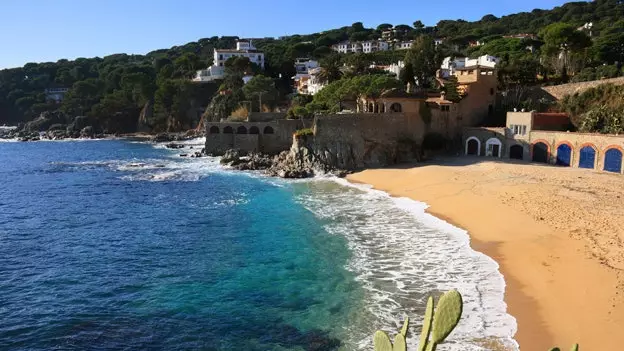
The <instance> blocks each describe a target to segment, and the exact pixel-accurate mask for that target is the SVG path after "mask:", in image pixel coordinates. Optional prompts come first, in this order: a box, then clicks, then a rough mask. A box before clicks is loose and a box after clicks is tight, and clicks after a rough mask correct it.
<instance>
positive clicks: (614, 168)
mask: <svg viewBox="0 0 624 351" xmlns="http://www.w3.org/2000/svg"><path fill="white" fill-rule="evenodd" d="M604 170H605V171H607V172H615V173H622V152H621V151H620V150H618V149H609V150H607V152H605V162H604Z"/></svg>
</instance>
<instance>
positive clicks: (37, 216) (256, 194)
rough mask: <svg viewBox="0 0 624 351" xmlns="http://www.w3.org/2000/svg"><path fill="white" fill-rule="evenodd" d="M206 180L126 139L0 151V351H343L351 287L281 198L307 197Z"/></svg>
mask: <svg viewBox="0 0 624 351" xmlns="http://www.w3.org/2000/svg"><path fill="white" fill-rule="evenodd" d="M206 162H207V161H206ZM200 166H201V167H200ZM213 168H214V167H213ZM205 169H210V165H208V164H199V166H198V163H192V162H191V161H190V160H186V159H182V158H174V157H172V152H170V151H168V150H164V149H157V148H153V147H152V146H150V145H147V144H139V143H130V142H125V141H97V142H39V143H0V182H1V183H0V349H1V350H85V349H92V350H148V349H149V350H334V349H338V347H339V345H341V344H342V345H344V342H345V341H344V339H345V335H346V331H345V328H346V327H345V325H346V324H348V322H347V321H348V320H349V318H350V316H352V315H353V314H355V313H357V310H358V308H359V307H360V305H361V303H362V302H361V300H362V289H361V287H360V286H359V285H358V284H357V283H356V282H355V280H354V276H353V273H351V272H349V271H347V270H346V268H345V267H346V266H347V262H348V260H349V257H350V251H349V249H348V248H347V243H346V240H345V238H344V237H342V236H340V235H331V234H329V233H327V232H326V231H325V230H324V229H323V225H324V224H325V223H324V222H323V221H324V220H321V219H319V218H317V217H315V216H314V215H313V214H312V213H311V212H310V211H308V210H306V209H305V208H303V207H302V205H301V204H299V203H297V202H295V201H294V199H293V195H296V194H298V193H299V194H300V193H305V192H306V191H309V190H308V189H307V186H306V185H305V184H291V185H288V184H287V185H284V184H282V185H279V184H277V185H276V184H273V183H272V182H271V181H268V180H265V179H261V178H258V177H252V176H248V175H240V174H233V173H227V172H218V171H214V172H205ZM325 221H326V220H325ZM343 347H344V346H343Z"/></svg>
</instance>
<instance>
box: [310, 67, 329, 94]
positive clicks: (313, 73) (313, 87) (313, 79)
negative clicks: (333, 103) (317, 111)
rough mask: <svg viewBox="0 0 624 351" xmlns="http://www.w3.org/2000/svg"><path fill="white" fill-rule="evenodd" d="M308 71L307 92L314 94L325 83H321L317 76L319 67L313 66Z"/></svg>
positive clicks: (319, 70) (319, 71)
mask: <svg viewBox="0 0 624 351" xmlns="http://www.w3.org/2000/svg"><path fill="white" fill-rule="evenodd" d="M308 73H309V74H310V78H309V79H308V94H310V95H314V94H316V93H318V92H319V91H321V89H323V88H324V87H325V86H326V84H325V83H321V82H320V80H319V78H318V75H319V73H321V67H317V68H313V69H311V70H310V71H309V72H308Z"/></svg>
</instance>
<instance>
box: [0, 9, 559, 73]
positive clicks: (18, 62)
mask: <svg viewBox="0 0 624 351" xmlns="http://www.w3.org/2000/svg"><path fill="white" fill-rule="evenodd" d="M563 3H565V1H557V0H539V1H538V0H524V1H508V0H501V1H491V0H463V1H439V0H438V1H429V0H427V1H423V0H391V1H386V0H377V1H372V0H314V1H292V0H264V1H257V0H256V1H253V0H229V1H228V0H225V1H216V0H0V16H1V17H2V20H0V48H1V50H0V69H2V68H9V67H17V66H22V65H24V64H25V63H27V62H46V61H57V60H58V59H61V58H67V59H74V58H76V57H94V56H100V57H102V56H106V55H110V54H114V53H134V54H145V53H147V52H149V51H152V50H156V49H162V48H169V47H171V46H174V45H181V44H185V43H188V42H190V41H195V40H197V39H200V38H205V37H211V36H214V35H218V36H221V35H238V36H241V37H265V36H269V37H275V36H280V35H288V34H307V33H313V32H318V31H322V30H326V29H332V28H337V27H341V26H345V25H350V24H351V23H353V22H358V21H360V22H363V23H364V25H365V26H366V27H373V26H377V25H378V24H380V23H392V24H409V25H411V24H412V23H413V22H414V21H415V20H421V21H423V22H424V23H425V24H426V25H434V24H435V23H436V22H437V21H438V20H440V19H459V18H461V19H466V20H477V19H480V18H481V17H482V16H483V15H486V14H488V13H491V14H494V15H496V16H502V15H505V14H510V13H515V12H520V11H531V10H532V9H534V8H552V7H554V6H559V5H562V4H563Z"/></svg>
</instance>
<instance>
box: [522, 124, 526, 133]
mask: <svg viewBox="0 0 624 351" xmlns="http://www.w3.org/2000/svg"><path fill="white" fill-rule="evenodd" d="M526 127H527V126H522V135H526Z"/></svg>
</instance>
